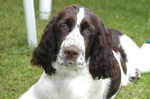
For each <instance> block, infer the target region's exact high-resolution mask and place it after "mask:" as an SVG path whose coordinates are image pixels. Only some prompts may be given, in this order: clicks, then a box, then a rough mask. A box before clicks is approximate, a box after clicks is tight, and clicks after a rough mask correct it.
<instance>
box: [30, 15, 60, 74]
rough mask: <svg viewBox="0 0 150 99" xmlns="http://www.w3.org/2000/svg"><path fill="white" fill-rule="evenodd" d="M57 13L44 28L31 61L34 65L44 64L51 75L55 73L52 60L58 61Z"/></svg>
mask: <svg viewBox="0 0 150 99" xmlns="http://www.w3.org/2000/svg"><path fill="white" fill-rule="evenodd" d="M57 18H58V17H57V14H56V15H54V16H53V17H52V19H51V20H50V22H49V23H48V25H47V27H46V28H45V30H44V33H43V35H42V38H41V41H40V43H39V45H38V46H37V47H36V48H35V49H34V52H33V55H32V59H31V63H32V64H33V65H37V66H42V67H43V68H44V70H45V72H46V73H47V74H49V75H52V74H54V73H55V69H53V67H52V64H51V63H52V62H53V61H56V54H57V46H56V36H55V24H56V21H57Z"/></svg>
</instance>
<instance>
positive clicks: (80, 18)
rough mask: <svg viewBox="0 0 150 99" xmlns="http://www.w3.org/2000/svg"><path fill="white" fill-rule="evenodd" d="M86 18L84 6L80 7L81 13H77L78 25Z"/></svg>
mask: <svg viewBox="0 0 150 99" xmlns="http://www.w3.org/2000/svg"><path fill="white" fill-rule="evenodd" d="M83 18H84V8H80V9H79V13H78V14H77V25H79V24H80V23H81V21H82V20H83Z"/></svg>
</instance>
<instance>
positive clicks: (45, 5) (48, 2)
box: [39, 0, 52, 20]
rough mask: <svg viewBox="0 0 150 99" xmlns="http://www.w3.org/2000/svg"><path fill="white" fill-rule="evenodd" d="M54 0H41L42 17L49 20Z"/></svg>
mask: <svg viewBox="0 0 150 99" xmlns="http://www.w3.org/2000/svg"><path fill="white" fill-rule="evenodd" d="M51 6H52V0H39V11H40V14H39V16H40V19H43V20H47V19H48V18H49V16H50V15H51Z"/></svg>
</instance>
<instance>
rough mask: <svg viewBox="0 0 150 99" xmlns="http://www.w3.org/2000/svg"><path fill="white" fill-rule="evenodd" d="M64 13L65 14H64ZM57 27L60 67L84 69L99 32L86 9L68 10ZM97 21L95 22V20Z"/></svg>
mask: <svg viewBox="0 0 150 99" xmlns="http://www.w3.org/2000/svg"><path fill="white" fill-rule="evenodd" d="M62 13H63V14H62ZM60 14H62V15H61V16H60V17H59V21H58V22H57V23H56V25H55V30H56V39H57V46H58V50H59V51H58V56H57V61H58V64H60V66H65V67H69V68H70V67H71V68H82V67H84V66H85V65H86V61H87V59H88V58H89V53H90V50H91V48H92V47H93V46H92V45H93V43H94V40H95V36H96V34H97V30H96V28H95V24H94V23H93V18H94V17H96V16H94V15H95V14H91V15H92V16H89V15H87V13H86V10H85V9H84V8H82V7H81V8H75V7H72V8H70V7H69V8H66V9H64V10H63V11H62V12H60ZM94 21H95V20H94Z"/></svg>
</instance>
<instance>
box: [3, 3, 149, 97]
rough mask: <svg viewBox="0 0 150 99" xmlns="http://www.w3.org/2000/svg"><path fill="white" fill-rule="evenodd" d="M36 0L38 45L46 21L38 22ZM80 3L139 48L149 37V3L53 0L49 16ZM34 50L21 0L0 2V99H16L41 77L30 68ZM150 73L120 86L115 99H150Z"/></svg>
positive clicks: (36, 12)
mask: <svg viewBox="0 0 150 99" xmlns="http://www.w3.org/2000/svg"><path fill="white" fill-rule="evenodd" d="M34 1H35V3H34V4H35V16H36V26H37V37H38V42H39V40H40V38H41V35H42V32H43V30H44V29H45V27H46V25H47V23H48V20H46V21H43V20H40V19H39V11H38V7H39V5H38V4H39V0H34ZM71 4H79V5H82V6H85V7H87V8H89V9H92V10H93V11H94V12H95V13H96V14H97V15H98V17H100V18H101V19H102V20H103V23H104V24H105V26H106V27H108V28H114V29H117V30H119V31H121V32H122V33H124V34H126V35H128V36H130V37H131V38H132V39H133V40H134V41H135V42H136V43H137V44H138V46H141V45H142V44H143V43H145V42H146V40H147V39H148V38H150V24H148V14H149V9H150V6H149V5H150V0H53V3H52V15H54V14H55V13H57V12H59V11H60V10H61V9H63V8H64V7H65V6H68V5H71ZM32 51H33V48H30V47H29V46H28V44H27V34H26V27H25V19H24V9H23V1H22V0H0V99H17V98H18V97H19V96H20V95H21V94H23V93H24V92H26V91H27V90H28V88H30V87H31V86H32V85H33V84H34V83H36V82H37V81H38V79H39V77H40V76H41V74H42V72H43V69H40V68H37V67H34V66H31V64H30V59H31V55H32ZM149 76H150V74H149V73H147V74H143V75H142V78H141V79H139V80H137V81H134V82H132V83H131V84H129V85H128V86H125V87H122V88H121V90H120V91H119V94H118V95H117V97H116V99H150V77H149Z"/></svg>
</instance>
